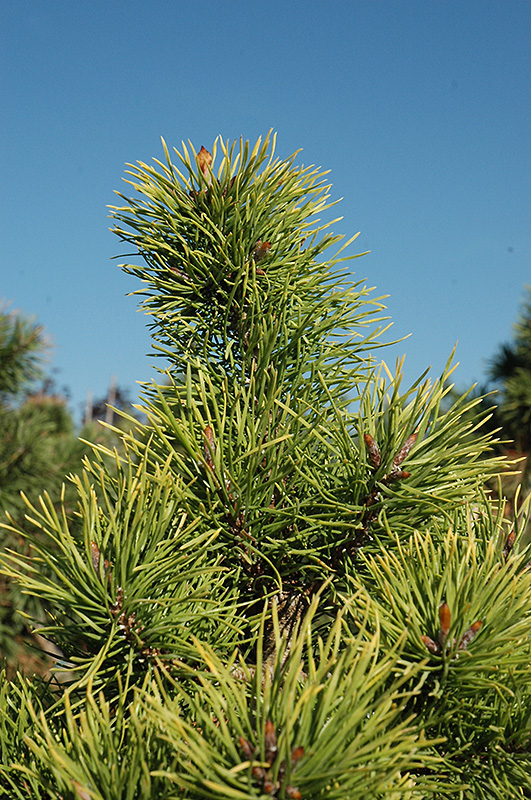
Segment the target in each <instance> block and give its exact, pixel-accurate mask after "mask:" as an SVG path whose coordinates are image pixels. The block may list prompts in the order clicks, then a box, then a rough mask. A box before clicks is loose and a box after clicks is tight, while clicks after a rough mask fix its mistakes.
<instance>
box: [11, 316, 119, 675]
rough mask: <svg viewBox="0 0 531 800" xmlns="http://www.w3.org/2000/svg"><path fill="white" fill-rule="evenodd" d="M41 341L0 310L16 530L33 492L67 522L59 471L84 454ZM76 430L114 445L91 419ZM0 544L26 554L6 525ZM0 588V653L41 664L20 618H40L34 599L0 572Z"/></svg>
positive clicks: (67, 491) (70, 498)
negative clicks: (48, 368) (47, 367)
mask: <svg viewBox="0 0 531 800" xmlns="http://www.w3.org/2000/svg"><path fill="white" fill-rule="evenodd" d="M47 346H48V345H47V342H46V337H45V332H44V330H43V328H42V326H40V325H38V324H37V323H35V322H33V321H32V320H30V319H28V318H26V317H25V316H24V315H22V314H21V313H14V312H8V311H7V310H4V311H2V312H0V431H1V432H0V513H1V515H2V518H3V519H4V520H5V519H6V516H5V515H7V516H9V517H11V519H12V520H16V522H17V525H18V526H19V527H21V528H24V529H25V528H27V523H26V521H25V513H26V511H27V502H28V501H29V502H30V503H36V502H37V501H38V498H39V496H40V495H41V494H46V495H47V496H49V498H50V500H51V502H52V504H53V506H54V508H59V507H60V506H61V502H62V507H63V509H65V512H66V513H67V514H68V516H69V518H70V519H71V521H72V526H73V527H75V522H74V520H75V517H74V510H75V505H76V497H77V493H76V491H75V488H74V487H73V486H72V485H71V483H70V482H68V481H67V480H66V476H67V475H68V474H69V473H72V472H78V471H79V470H80V468H81V462H82V459H83V457H84V456H85V455H86V454H87V453H88V452H89V447H88V446H87V445H86V444H84V443H83V442H82V441H81V440H80V439H79V437H78V433H79V432H78V430H77V429H76V425H75V423H74V419H73V417H72V414H71V412H70V411H69V408H68V405H67V398H66V396H65V394H64V393H59V392H57V390H56V387H55V382H54V381H53V379H52V378H51V377H50V375H49V374H47V373H46V371H45V369H44V367H45V360H44V359H45V355H46V350H47ZM118 400H119V401H121V400H122V397H121V394H118ZM124 408H126V406H125V404H124ZM81 434H82V436H84V437H87V436H88V435H91V438H92V441H95V442H99V443H105V445H106V446H107V447H109V446H111V447H112V446H113V445H119V443H120V440H119V438H118V437H117V436H116V435H115V434H113V433H112V432H111V431H109V430H108V429H104V428H102V426H101V425H99V424H92V425H90V426H85V427H84V429H83V430H82V431H81ZM0 547H1V549H2V550H4V549H6V548H8V549H12V550H15V551H19V552H21V553H26V554H29V553H30V548H29V546H28V542H27V541H26V540H25V539H24V538H21V537H20V536H19V535H18V534H13V533H12V532H9V531H6V530H4V531H0ZM0 591H1V601H0V654H1V655H2V656H3V657H4V658H6V659H7V660H8V663H9V664H19V665H20V666H24V665H28V668H30V667H31V668H35V667H41V666H42V667H45V666H46V665H47V664H48V660H46V659H45V660H44V662H42V658H41V654H40V653H39V651H38V650H37V649H36V648H35V646H34V639H33V638H29V637H28V636H27V632H28V629H27V621H26V619H25V616H24V615H26V614H30V615H31V617H32V618H33V620H34V621H36V620H40V622H41V623H42V621H43V618H42V611H41V609H40V604H39V602H38V600H37V598H31V597H28V596H25V595H23V594H22V593H21V592H20V590H19V587H18V586H17V585H16V584H15V583H13V582H11V581H8V580H6V579H5V578H4V579H3V580H2V583H1V586H0Z"/></svg>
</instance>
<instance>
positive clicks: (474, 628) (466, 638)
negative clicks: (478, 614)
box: [459, 619, 483, 650]
mask: <svg viewBox="0 0 531 800" xmlns="http://www.w3.org/2000/svg"><path fill="white" fill-rule="evenodd" d="M482 625H483V622H482V621H481V620H479V619H478V621H477V622H474V623H473V624H472V625H471V626H470V628H469V629H468V630H467V631H466V633H464V634H463V638H462V639H461V641H460V642H459V649H460V650H466V648H467V647H468V645H469V644H470V642H471V641H472V639H473V638H474V637H475V635H476V633H478V631H479V629H480V628H481V626H482Z"/></svg>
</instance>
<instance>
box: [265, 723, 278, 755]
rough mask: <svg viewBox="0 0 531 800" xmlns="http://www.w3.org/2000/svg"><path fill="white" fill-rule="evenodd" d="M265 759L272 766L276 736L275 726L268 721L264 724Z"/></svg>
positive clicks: (275, 750)
mask: <svg viewBox="0 0 531 800" xmlns="http://www.w3.org/2000/svg"><path fill="white" fill-rule="evenodd" d="M264 741H265V758H266V761H267V762H268V763H269V764H272V763H273V761H274V760H275V756H276V754H277V735H276V733H275V726H274V725H273V723H272V722H271V720H270V719H268V720H267V722H266V724H265V737H264Z"/></svg>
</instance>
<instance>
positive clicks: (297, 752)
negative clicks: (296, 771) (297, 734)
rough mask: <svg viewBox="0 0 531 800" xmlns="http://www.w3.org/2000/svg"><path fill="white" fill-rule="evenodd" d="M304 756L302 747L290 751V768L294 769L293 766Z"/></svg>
mask: <svg viewBox="0 0 531 800" xmlns="http://www.w3.org/2000/svg"><path fill="white" fill-rule="evenodd" d="M303 755H304V747H295V748H294V749H293V750H292V751H291V766H292V767H294V766H295V764H296V763H297V762H298V761H300V760H301V758H302V757H303Z"/></svg>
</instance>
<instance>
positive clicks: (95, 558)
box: [90, 542, 100, 572]
mask: <svg viewBox="0 0 531 800" xmlns="http://www.w3.org/2000/svg"><path fill="white" fill-rule="evenodd" d="M90 551H91V558H92V566H93V567H94V569H95V570H96V572H97V571H98V570H99V568H100V548H99V547H98V545H97V544H96V542H91V543H90Z"/></svg>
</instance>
